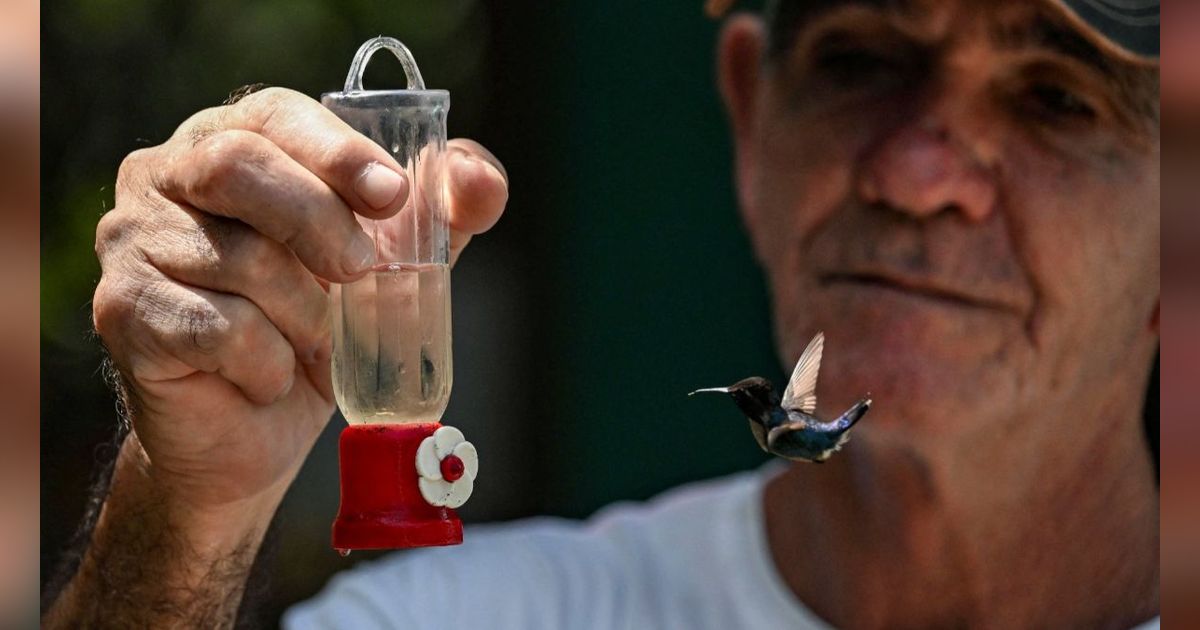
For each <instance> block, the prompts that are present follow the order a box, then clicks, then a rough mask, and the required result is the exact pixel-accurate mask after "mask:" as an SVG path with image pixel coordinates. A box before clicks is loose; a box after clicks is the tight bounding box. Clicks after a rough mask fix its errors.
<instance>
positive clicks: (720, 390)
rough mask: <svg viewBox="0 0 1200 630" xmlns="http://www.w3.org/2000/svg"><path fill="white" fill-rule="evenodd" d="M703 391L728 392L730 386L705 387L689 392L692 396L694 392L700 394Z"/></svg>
mask: <svg viewBox="0 0 1200 630" xmlns="http://www.w3.org/2000/svg"><path fill="white" fill-rule="evenodd" d="M701 392H717V393H718V394H728V393H729V388H728V387H708V388H705V389H697V390H696V391H694V392H692V393H691V394H688V396H691V395H693V394H699V393H701Z"/></svg>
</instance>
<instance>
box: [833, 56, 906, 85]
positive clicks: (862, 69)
mask: <svg viewBox="0 0 1200 630" xmlns="http://www.w3.org/2000/svg"><path fill="white" fill-rule="evenodd" d="M896 67H897V64H896V63H895V61H894V60H892V59H889V58H888V57H885V56H884V55H881V54H879V53H876V52H874V51H871V50H866V49H843V50H832V51H828V52H825V53H824V54H822V55H820V56H819V57H818V58H817V68H818V69H819V70H820V71H821V72H823V73H825V74H826V75H828V76H829V77H830V78H832V79H834V80H838V81H849V82H853V81H856V80H862V79H865V78H872V77H876V76H879V75H885V74H890V73H891V71H893V70H895V69H896Z"/></svg>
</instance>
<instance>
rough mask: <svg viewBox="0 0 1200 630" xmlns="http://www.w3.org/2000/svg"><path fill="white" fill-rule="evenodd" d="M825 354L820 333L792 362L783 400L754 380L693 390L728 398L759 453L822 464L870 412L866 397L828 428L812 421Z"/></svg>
mask: <svg viewBox="0 0 1200 630" xmlns="http://www.w3.org/2000/svg"><path fill="white" fill-rule="evenodd" d="M824 349H825V333H821V332H819V333H817V335H816V336H815V337H813V338H812V341H810V342H808V347H807V348H805V349H804V353H803V354H801V355H800V360H799V361H797V362H796V368H795V369H794V370H793V371H792V377H791V379H789V380H788V384H787V388H785V389H784V390H783V398H782V399H780V397H779V395H778V394H776V393H775V390H774V389H772V387H771V382H770V381H768V380H767V379H765V378H762V377H760V376H751V377H750V378H745V379H742V380H740V381H738V382H736V383H734V384H733V385H730V386H729V387H709V388H706V389H698V390H696V391H694V392H692V393H691V394H688V396H691V395H693V394H699V393H701V392H719V393H722V394H729V395H730V396H731V397H732V398H733V402H734V403H735V404H736V405H737V406H738V409H741V410H742V413H744V414H746V417H747V418H748V419H749V420H750V432H751V433H753V434H754V439H755V440H757V441H758V445H759V446H761V447H762V450H764V451H766V452H768V453H771V454H773V455H778V456H780V457H784V458H786V459H791V460H795V461H804V462H817V463H823V462H824V461H825V460H827V459H829V456H830V455H833V454H834V453H835V452H837V450H838V449H840V448H842V445H843V444H845V443H846V441H847V440H849V439H850V433H849V431H850V427H852V426H854V423H856V422H858V421H859V420H860V419H861V418H862V417H863V416H864V415H866V413H867V410H868V409H870V408H871V398H870V394H867V397H866V398H863V399H861V400H859V401H858V402H856V403H854V405H853V406H852V407H850V408H849V409H847V410H846V412H845V413H843V414H842V415H840V416H838V418H837V419H836V420H833V421H832V422H821V421H820V420H819V419H818V418H817V416H816V411H817V393H816V392H817V373H818V372H819V371H820V369H821V354H822V352H824Z"/></svg>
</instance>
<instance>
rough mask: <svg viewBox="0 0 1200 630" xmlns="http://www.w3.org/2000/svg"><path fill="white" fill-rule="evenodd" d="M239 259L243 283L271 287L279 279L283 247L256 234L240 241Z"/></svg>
mask: <svg viewBox="0 0 1200 630" xmlns="http://www.w3.org/2000/svg"><path fill="white" fill-rule="evenodd" d="M239 240H241V241H242V242H241V243H239V245H240V246H239V248H238V250H237V254H236V255H237V257H238V258H239V262H238V266H239V267H240V268H241V269H242V274H241V275H242V276H243V281H244V282H245V283H246V284H251V285H269V284H271V283H272V282H274V281H276V280H277V279H278V277H279V273H280V271H281V269H280V261H281V256H280V249H281V246H280V245H279V244H278V243H276V242H274V241H272V240H271V239H269V238H267V237H265V236H262V235H261V234H254V235H252V236H247V237H246V238H244V239H239Z"/></svg>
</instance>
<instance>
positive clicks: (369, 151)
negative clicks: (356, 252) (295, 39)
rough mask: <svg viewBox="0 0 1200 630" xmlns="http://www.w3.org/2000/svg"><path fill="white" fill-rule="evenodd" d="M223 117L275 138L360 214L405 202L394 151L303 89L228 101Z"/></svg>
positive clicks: (390, 210)
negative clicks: (377, 142)
mask: <svg viewBox="0 0 1200 630" xmlns="http://www.w3.org/2000/svg"><path fill="white" fill-rule="evenodd" d="M224 118H225V120H224V122H225V123H226V125H225V128H240V129H245V130H247V131H252V132H255V133H258V134H260V135H262V136H264V137H266V138H267V139H268V140H270V141H271V142H273V143H275V145H276V146H278V147H279V148H280V149H282V150H283V152H284V153H286V154H287V155H288V156H289V157H291V158H292V159H293V160H295V161H296V162H298V163H299V164H300V165H301V166H303V167H304V168H306V169H308V170H309V171H310V172H312V173H313V174H314V175H316V176H317V177H318V178H319V179H321V181H323V182H325V184H326V185H328V186H329V187H330V188H332V189H333V190H334V191H335V192H336V193H337V194H338V196H340V197H341V198H342V199H343V200H344V201H345V202H346V205H348V206H349V207H350V208H351V209H352V210H354V211H355V212H356V213H358V214H361V215H363V216H365V217H367V218H371V219H382V218H386V217H389V216H391V215H393V214H395V213H396V212H397V211H398V210H399V209H400V207H401V206H402V205H403V203H404V201H405V199H404V194H403V193H404V191H405V190H406V182H405V176H404V169H403V168H402V167H401V166H400V165H399V164H398V163H397V162H396V160H395V159H394V158H393V157H392V156H391V154H389V153H388V152H387V150H386V149H384V148H383V147H381V146H379V145H378V144H376V143H375V142H373V141H372V140H371V139H369V138H367V137H366V136H364V135H362V134H360V133H358V132H357V131H355V130H354V129H353V128H352V127H350V125H348V124H346V123H345V122H344V121H342V120H341V119H340V118H338V117H337V116H336V115H335V114H334V113H333V112H331V111H329V110H328V109H326V108H325V107H324V106H322V105H321V104H320V103H318V102H317V101H316V100H314V99H312V98H310V97H308V96H306V95H304V94H301V93H300V92H296V91H294V90H288V89H285V88H267V89H265V90H262V91H260V92H255V93H253V94H250V95H248V96H246V97H245V98H243V99H241V100H240V101H238V102H237V103H235V104H234V105H231V106H229V107H228V109H227V111H226V113H225V116H224Z"/></svg>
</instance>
